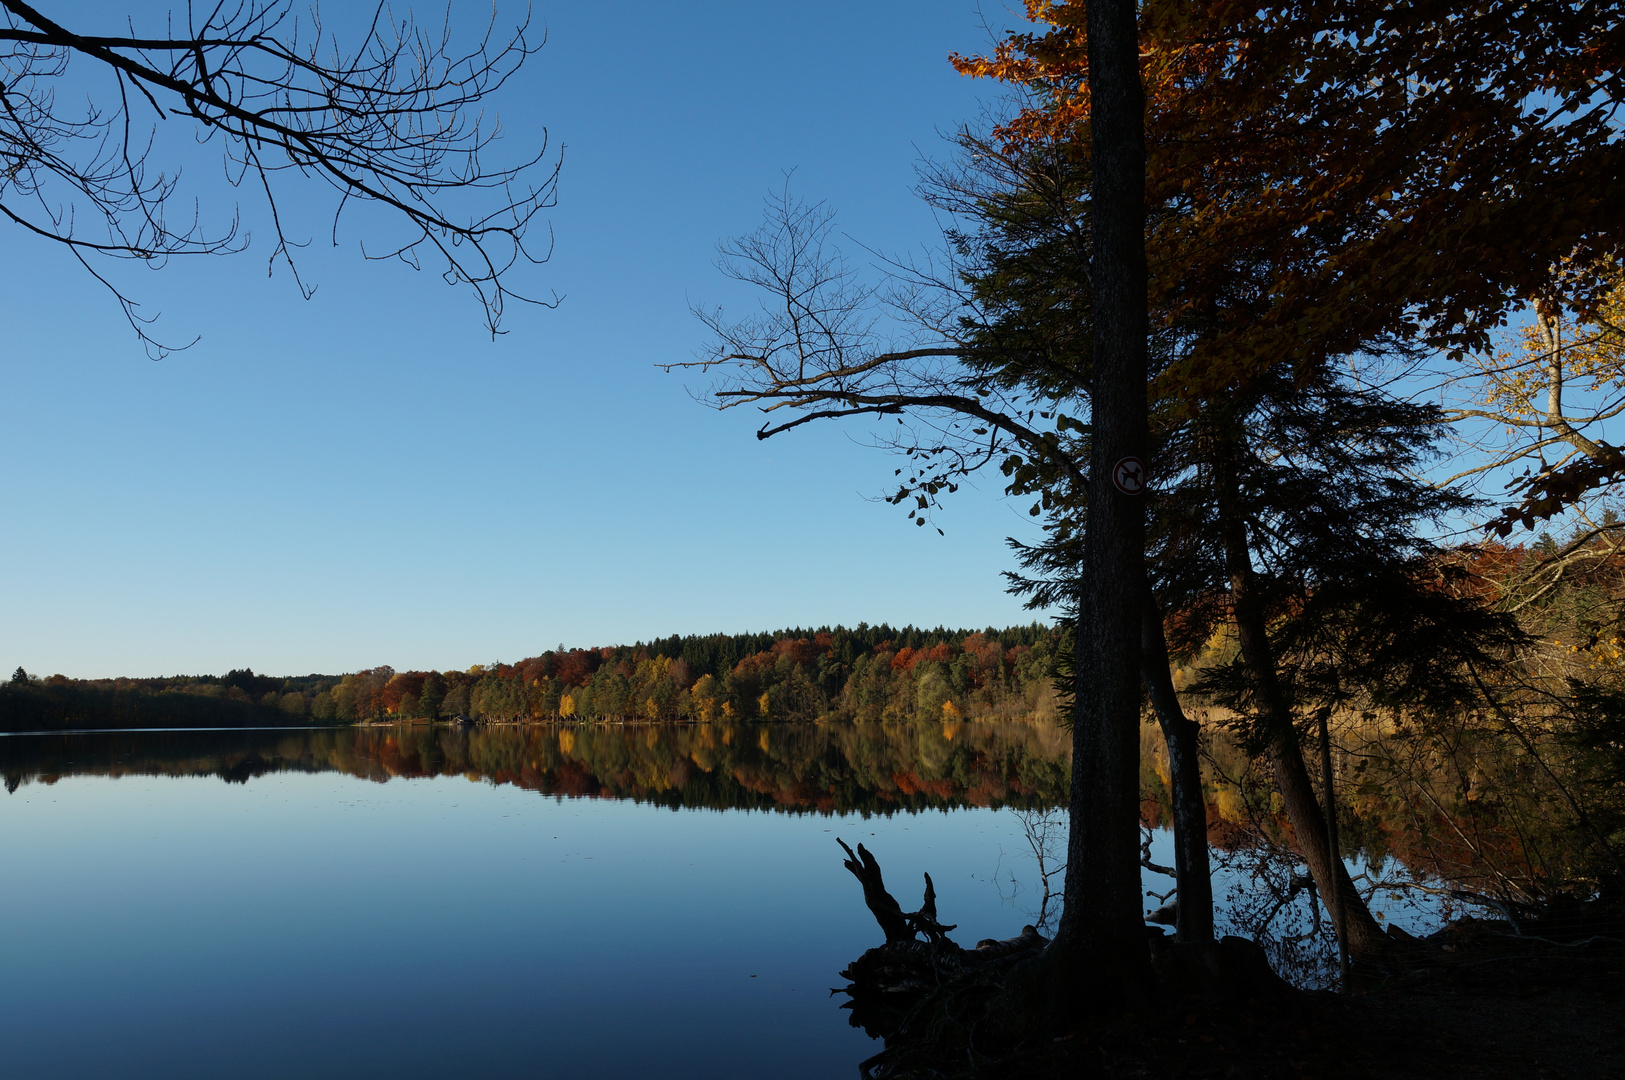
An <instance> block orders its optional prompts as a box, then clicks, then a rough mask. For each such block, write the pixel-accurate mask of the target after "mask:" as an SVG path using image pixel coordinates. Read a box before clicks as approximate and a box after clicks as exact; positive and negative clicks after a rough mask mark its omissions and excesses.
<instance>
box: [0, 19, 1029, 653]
mask: <svg viewBox="0 0 1625 1080" xmlns="http://www.w3.org/2000/svg"><path fill="white" fill-rule="evenodd" d="M419 6H420V7H423V6H425V5H419ZM165 7H166V5H164V4H146V3H141V2H134V3H129V4H103V3H99V2H98V3H75V4H72V5H61V4H56V5H50V6H48V7H47V8H46V9H45V10H47V11H48V12H49V11H50V10H52V9H53V8H60V9H61V10H62V11H63V12H70V11H71V12H72V13H73V17H74V18H75V19H79V20H81V21H80V22H79V23H77V24H75V25H76V26H92V25H93V22H94V20H95V19H98V18H105V19H107V20H108V22H107V23H106V24H105V25H107V26H114V25H116V16H117V13H118V12H120V11H124V10H130V11H133V12H135V13H136V15H137V18H138V20H139V19H140V18H142V17H147V18H152V17H153V16H154V14H155V13H156V14H157V15H158V16H159V17H161V12H162V11H163V10H164V9H165ZM327 8H328V9H329V12H330V13H336V14H338V15H340V16H342V15H343V14H344V13H346V11H347V10H353V8H354V5H345V4H341V3H333V2H330V3H329V4H328V5H327ZM504 8H506V9H507V10H508V11H511V12H512V13H513V14H515V15H518V14H519V8H518V6H517V5H507V4H504ZM534 14H535V18H536V20H537V21H538V22H540V23H545V24H546V27H547V30H548V33H549V41H548V44H547V47H546V48H545V49H544V50H543V51H542V53H541V54H540V55H538V56H537V57H535V58H534V59H533V61H532V62H531V64H530V65H528V66H527V69H526V70H525V72H524V73H523V74H522V75H521V77H520V78H519V79H517V80H516V82H515V83H514V84H512V86H511V88H510V91H509V92H508V93H507V94H505V96H504V98H503V99H501V100H500V102H499V107H500V110H501V113H502V117H503V122H504V125H505V129H506V132H507V138H508V141H509V142H510V143H511V144H512V145H513V146H514V147H515V149H516V150H518V149H522V148H524V147H526V146H529V145H532V144H533V142H534V139H535V138H536V136H537V133H538V132H539V129H540V127H541V126H542V125H546V127H547V128H548V131H549V134H550V137H551V138H552V140H553V141H554V143H555V145H557V144H562V145H563V146H564V147H565V149H564V172H563V177H562V182H561V186H560V195H559V205H558V207H557V208H556V209H555V210H554V211H552V213H551V221H552V225H553V228H554V230H555V232H556V235H557V249H556V253H555V256H554V258H553V259H552V261H551V262H550V263H549V264H548V265H546V266H545V267H542V268H540V269H539V270H537V271H535V272H533V273H530V274H528V275H527V276H526V278H525V279H524V282H523V283H524V284H525V285H526V286H528V287H530V288H532V289H533V290H537V291H544V292H545V291H549V290H557V291H558V292H559V293H561V294H563V295H564V296H565V300H564V303H563V304H562V305H561V306H560V307H559V308H558V309H557V310H554V311H542V310H524V311H521V310H512V311H511V312H510V317H509V320H508V322H507V329H508V330H509V331H510V332H509V333H508V334H507V335H506V336H504V337H503V338H501V339H499V340H498V341H496V342H494V343H493V342H492V341H491V340H490V338H489V337H488V335H486V334H485V333H484V331H483V327H482V323H481V319H480V313H479V310H478V308H477V307H476V306H475V304H474V302H473V301H472V300H471V299H470V297H469V296H468V295H466V294H465V293H463V292H461V291H458V290H455V289H451V288H448V287H447V286H445V285H443V284H442V283H441V282H440V281H439V279H438V278H437V277H436V276H435V275H434V274H432V273H427V272H426V273H413V272H411V271H409V270H407V269H405V268H404V267H400V266H396V265H390V264H377V263H367V262H363V261H362V259H361V258H360V257H359V254H358V252H357V248H356V240H357V239H358V238H359V237H358V234H357V233H356V232H355V230H351V232H350V235H348V236H346V237H344V238H343V239H342V241H341V245H340V247H339V248H338V249H336V250H335V249H332V248H326V247H324V246H313V247H312V248H311V249H310V250H309V252H308V254H307V256H306V257H305V270H306V272H307V274H308V275H309V276H310V277H311V278H312V279H313V280H314V281H315V282H316V283H317V284H318V285H319V291H318V293H317V295H316V297H315V298H314V299H313V300H310V301H305V300H302V299H301V298H300V297H299V295H298V292H297V291H296V290H295V288H294V286H293V284H292V282H291V280H290V279H289V277H288V276H287V274H286V273H285V272H281V271H279V272H277V273H276V274H274V275H273V276H271V277H270V278H269V279H268V278H267V276H266V263H265V260H266V256H267V255H268V248H267V245H266V244H265V243H264V242H263V239H261V240H260V241H259V242H257V243H256V244H255V246H254V247H253V248H252V249H251V250H250V251H249V253H248V254H246V255H242V256H237V257H234V258H230V259H209V260H198V261H194V262H190V263H174V264H171V265H170V266H169V267H168V268H167V269H165V270H163V271H162V272H158V273H151V272H146V271H136V272H133V273H125V274H124V275H123V277H122V278H121V280H122V281H123V282H124V283H125V284H126V285H127V286H128V287H129V288H130V289H131V291H132V292H133V294H134V295H135V296H136V297H137V298H138V299H139V300H141V301H142V302H143V303H144V304H145V307H146V309H147V310H148V311H154V310H157V311H161V312H162V313H163V315H162V321H161V323H160V324H159V325H160V327H161V329H162V331H163V332H164V333H167V334H168V335H169V336H170V337H171V338H188V337H190V336H192V335H194V334H197V335H201V338H202V340H201V341H200V342H199V344H198V345H196V346H195V347H194V348H192V349H190V350H188V351H185V352H181V353H177V354H175V355H172V356H170V357H169V358H167V359H165V360H163V361H161V362H158V363H153V362H151V361H149V360H147V359H146V358H145V356H144V355H143V353H142V351H141V349H140V348H139V346H138V345H137V343H136V342H135V341H134V340H133V336H132V335H131V333H130V331H129V329H128V328H127V327H126V326H125V325H124V324H123V322H122V320H121V317H120V315H119V312H118V310H117V308H116V307H115V305H114V304H113V303H112V301H111V300H110V299H109V298H108V297H107V296H106V295H105V294H103V293H102V292H100V291H99V287H97V286H95V285H94V283H93V282H92V281H91V280H90V279H89V278H88V277H87V276H86V275H85V274H84V272H83V271H82V270H80V269H79V268H78V267H77V266H76V264H74V263H73V262H72V260H71V259H70V258H68V257H67V256H66V254H65V253H63V252H61V251H58V250H56V249H54V248H53V247H51V246H50V245H48V244H44V243H41V242H36V241H31V240H29V239H27V238H25V237H23V236H20V235H17V230H15V229H12V230H11V231H10V233H8V236H7V243H8V247H7V254H8V257H7V258H6V259H5V260H4V261H3V262H0V278H3V292H0V296H3V297H4V299H3V301H0V302H3V305H4V308H3V310H4V312H5V321H6V326H7V334H6V343H7V347H6V348H5V349H4V351H3V352H0V377H3V379H4V383H3V387H4V388H3V393H4V400H5V415H6V423H5V424H4V425H0V460H3V461H4V462H5V463H6V465H7V478H8V483H7V485H6V487H7V493H6V496H5V499H4V502H3V507H4V509H3V519H0V520H3V524H4V527H3V529H0V560H3V565H4V566H5V568H6V574H5V581H6V585H5V589H4V595H5V604H4V608H3V617H0V663H3V664H4V665H5V666H6V668H7V670H9V668H10V667H11V666H15V665H18V664H21V665H23V666H25V667H27V668H28V670H29V671H31V672H39V673H46V674H49V673H51V672H57V671H60V672H62V673H64V674H67V675H71V676H80V677H94V676H107V675H115V674H168V673H176V672H220V671H223V670H225V669H227V668H230V667H238V666H243V665H251V666H253V667H254V668H255V670H258V671H268V672H272V673H278V674H284V673H288V674H291V673H304V672H310V671H324V672H339V671H347V670H353V669H355V668H358V667H364V666H372V665H375V664H385V663H387V664H392V665H394V666H396V667H398V668H403V669H404V668H414V667H437V668H447V667H466V666H468V665H470V664H473V663H482V662H488V661H491V660H494V659H516V658H518V657H522V656H527V655H532V654H534V653H537V652H540V651H542V650H543V649H546V648H551V647H553V646H555V645H556V644H559V643H561V642H562V643H566V644H570V645H586V644H608V643H613V642H623V641H631V640H634V639H639V638H648V637H652V636H655V635H664V634H670V633H691V632H693V633H699V632H711V631H744V630H759V629H771V628H777V627H780V626H784V625H795V624H801V625H811V624H818V623H835V622H845V623H848V624H853V623H856V622H858V621H860V620H867V621H870V622H878V621H882V620H884V621H890V622H893V623H903V622H915V623H925V624H937V623H946V624H956V625H967V626H980V625H987V624H1000V625H1002V624H1006V623H1010V622H1017V621H1026V620H1027V619H1028V618H1030V617H1031V616H1030V615H1029V614H1028V613H1025V612H1023V611H1022V610H1021V608H1020V606H1019V604H1018V603H1017V602H1016V601H1015V600H1013V599H1012V598H1010V597H1008V596H1006V595H1005V594H1004V591H1003V582H1002V579H1001V578H1000V576H999V572H1000V571H1001V570H1002V569H1004V568H1006V567H1007V566H1008V565H1009V562H1010V560H1009V556H1008V553H1007V551H1006V549H1005V546H1004V538H1005V537H1006V536H1008V535H1011V534H1016V535H1024V536H1026V535H1030V534H1031V526H1030V524H1029V523H1028V519H1026V518H1025V516H1024V515H1023V513H1022V512H1021V508H1019V507H1014V506H1011V505H1009V504H1008V503H1006V502H1005V501H1004V500H1003V499H1002V498H1000V496H999V487H1000V485H999V483H998V482H997V481H998V477H997V476H990V477H988V478H987V479H986V480H985V481H984V482H983V483H982V484H981V490H974V489H971V488H966V489H963V490H962V491H961V492H960V494H959V495H957V496H956V497H955V498H954V501H952V502H951V503H950V504H949V505H948V507H947V508H946V510H945V511H944V512H942V513H941V514H940V515H939V517H938V523H939V524H940V525H942V526H943V528H944V529H945V530H946V532H947V536H946V537H941V536H938V535H937V534H936V532H935V531H934V530H929V529H916V528H915V527H914V526H913V524H912V523H911V522H909V521H907V520H906V518H905V517H904V513H903V512H902V511H900V510H898V509H895V508H893V507H890V506H888V505H886V504H884V503H879V502H874V501H870V500H872V498H873V496H876V495H878V494H881V493H883V492H884V491H885V490H886V489H887V486H888V483H889V482H890V480H891V475H892V469H893V468H894V467H895V465H896V462H894V461H893V460H892V459H891V458H889V457H887V456H886V455H885V454H883V453H881V452H879V451H877V450H873V449H870V448H868V447H866V446H864V445H862V444H861V439H862V434H863V430H864V429H862V428H861V427H853V428H849V429H839V428H836V427H828V428H823V429H819V428H817V427H816V426H814V427H809V428H803V429H801V430H798V431H797V432H793V433H791V434H789V435H785V436H780V437H779V438H776V439H774V440H771V441H769V442H766V443H758V442H757V441H756V439H755V438H754V437H753V434H752V433H753V431H754V428H755V426H756V421H755V419H754V417H751V416H745V415H734V414H728V415H719V414H717V413H716V412H714V411H711V410H708V409H706V408H703V407H701V406H700V405H698V404H696V403H695V402H694V401H693V400H692V399H691V397H690V395H689V389H690V386H689V383H690V382H693V381H694V380H689V381H688V382H685V380H684V379H683V378H682V377H681V376H678V375H666V374H663V373H662V372H660V371H659V370H658V369H657V368H656V367H655V365H656V364H659V363H666V362H672V361H681V360H685V359H688V358H689V357H690V356H691V355H692V353H693V352H694V350H695V348H696V347H697V346H698V345H699V344H700V343H701V341H702V340H703V334H702V329H701V327H700V326H699V325H698V324H697V322H696V321H695V320H694V319H693V317H692V316H691V315H690V314H689V305H690V303H691V302H695V301H705V302H724V303H730V304H732V303H735V302H737V301H738V300H739V299H740V296H739V294H738V293H737V292H734V291H730V289H729V287H728V285H727V283H726V282H724V281H723V280H722V278H721V276H720V275H719V274H718V272H717V271H716V269H715V267H714V266H713V257H714V247H715V244H716V242H717V240H718V239H720V238H722V237H724V236H727V235H731V234H737V233H741V232H745V231H748V230H750V229H751V228H752V227H753V226H754V225H755V224H756V222H757V221H758V219H759V216H760V212H761V200H762V197H763V195H764V194H766V192H767V191H768V190H769V189H770V188H773V187H775V186H777V185H780V184H782V183H783V173H784V171H786V170H794V186H795V188H796V190H797V191H798V192H800V193H801V194H804V195H806V196H808V197H811V198H819V199H827V200H828V201H829V202H830V203H832V204H833V205H835V206H836V207H838V208H839V210H840V212H841V221H842V226H843V228H844V229H845V230H846V231H847V232H849V233H851V234H852V235H853V236H854V237H855V238H857V239H859V240H861V241H863V242H864V243H866V244H868V245H870V246H872V247H875V248H877V249H879V250H883V251H897V250H902V249H907V248H910V247H916V246H918V245H919V244H920V243H921V242H926V241H929V240H930V239H931V238H932V237H933V235H934V234H935V232H936V227H935V225H934V223H933V221H932V218H931V216H930V214H929V213H928V212H927V211H926V209H925V208H924V207H923V206H922V205H921V204H920V203H919V202H918V200H917V199H916V198H915V197H914V195H913V193H912V186H913V184H914V168H915V166H916V164H917V163H918V162H919V161H920V159H921V157H922V155H925V156H932V155H935V156H943V155H945V154H946V153H947V147H946V146H945V144H944V143H943V141H942V139H941V133H942V132H944V131H947V130H948V129H951V128H952V127H953V126H955V125H956V124H958V123H960V122H962V121H965V120H967V119H971V118H973V117H974V116H975V115H976V114H977V112H978V109H979V95H985V94H986V93H988V90H987V88H986V87H983V86H978V85H975V84H972V83H969V82H967V81H965V80H963V79H961V78H960V77H958V76H957V75H955V74H954V72H953V71H952V69H951V68H949V67H948V65H947V63H946V55H947V54H948V53H949V52H950V51H951V50H956V49H957V50H962V51H974V50H978V49H980V48H982V47H983V46H984V45H985V44H986V43H987V33H986V30H985V29H984V28H983V18H982V14H981V13H979V12H978V10H977V9H976V8H975V7H974V6H973V4H972V3H970V2H968V0H967V2H964V3H959V2H954V3H947V4H944V3H940V2H936V3H933V2H927V0H882V2H878V3H876V2H870V3H856V2H847V0H839V2H828V0H826V2H825V3H821V4H816V5H806V4H803V5H790V4H759V3H757V4H747V3H731V2H717V0H707V2H699V3H691V4H684V5H677V4H670V3H621V4H616V5H608V4H589V3H581V2H577V3H569V4H566V3H537V4H536V6H535V9H534ZM985 14H986V15H987V17H988V19H990V20H991V21H993V22H995V23H996V24H997V23H998V22H999V21H1000V20H1001V19H1002V20H1004V21H1006V22H1008V21H1009V20H1011V19H1013V18H1014V15H1012V14H1009V13H1005V12H1003V11H1002V10H1001V9H997V8H994V7H989V8H988V9H986V12H985ZM66 17H67V16H66V15H64V18H66ZM140 28H141V25H140V23H139V22H138V29H140ZM182 130H183V132H184V129H182ZM187 167H188V169H189V170H190V172H189V174H188V176H189V179H190V180H191V181H193V182H194V189H195V190H196V191H197V192H198V193H199V194H200V196H201V197H203V198H204V199H205V200H213V202H212V204H210V203H207V202H206V204H205V208H206V210H207V209H208V208H209V206H210V205H212V206H214V207H215V208H217V209H225V208H228V207H229V204H230V201H231V199H232V197H233V195H234V194H235V193H234V192H233V191H232V190H231V189H230V188H228V187H227V186H226V185H224V184H223V183H220V182H218V181H216V180H215V179H214V177H215V176H216V175H218V173H217V172H216V171H210V170H211V168H212V169H215V170H217V169H218V166H217V165H216V166H210V165H209V163H208V159H206V158H204V159H196V160H194V159H192V158H188V165H187ZM309 194H310V195H322V196H323V198H324V199H325V193H323V192H320V191H319V190H317V189H310V192H309ZM303 198H304V196H301V195H294V198H293V202H292V203H291V204H290V205H291V206H292V207H293V208H294V209H295V210H296V211H304V212H305V214H304V216H302V217H301V218H300V220H299V222H298V224H296V226H295V231H296V232H297V231H299V230H300V229H301V228H302V230H303V232H304V234H305V235H310V236H314V237H316V238H317V239H318V241H319V242H320V240H321V239H322V238H323V237H325V231H324V228H323V226H322V220H323V219H322V218H321V217H320V215H319V211H320V208H321V206H322V205H325V203H324V202H323V201H322V200H313V201H311V202H310V203H309V204H308V205H306V204H305V203H304V202H303V201H302V199H303ZM244 207H245V213H246V218H247V223H248V225H249V226H250V227H251V228H253V227H255V226H256V225H263V223H262V222H259V221H258V219H257V218H256V216H255V215H256V213H257V211H256V210H254V208H253V205H252V204H251V203H249V202H247V201H245V203H244ZM256 232H257V233H258V235H259V236H261V237H263V235H264V234H263V229H257V230H256Z"/></svg>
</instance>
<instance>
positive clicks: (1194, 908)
mask: <svg viewBox="0 0 1625 1080" xmlns="http://www.w3.org/2000/svg"><path fill="white" fill-rule="evenodd" d="M1142 603H1143V606H1142V608H1141V623H1140V678H1141V680H1142V681H1143V682H1144V683H1145V689H1146V694H1147V696H1148V697H1150V699H1151V708H1152V709H1153V710H1154V711H1155V712H1156V714H1157V722H1158V724H1159V725H1160V726H1161V727H1162V738H1163V741H1164V742H1166V743H1167V744H1168V778H1169V784H1168V787H1169V794H1170V797H1171V800H1172V802H1173V811H1174V873H1175V882H1176V883H1177V884H1178V886H1179V892H1178V897H1179V900H1178V904H1177V907H1176V910H1177V912H1178V917H1177V921H1176V924H1175V927H1174V932H1175V934H1176V936H1177V937H1178V939H1179V940H1180V941H1212V940H1213V871H1212V868H1211V866H1210V865H1209V861H1208V850H1207V797H1206V795H1204V794H1203V792H1202V762H1201V757H1200V755H1201V742H1200V738H1199V728H1198V725H1197V723H1196V721H1194V720H1192V719H1190V717H1188V716H1186V715H1185V710H1184V709H1183V708H1181V707H1180V704H1179V693H1178V691H1176V690H1175V689H1174V678H1173V672H1172V670H1171V668H1170V666H1169V663H1168V639H1167V636H1166V635H1165V634H1164V632H1163V628H1162V608H1161V606H1160V605H1159V604H1158V603H1157V598H1156V595H1155V594H1154V593H1152V591H1151V586H1150V583H1149V582H1147V583H1146V586H1145V589H1144V599H1143V602H1142Z"/></svg>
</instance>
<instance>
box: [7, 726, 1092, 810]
mask: <svg viewBox="0 0 1625 1080" xmlns="http://www.w3.org/2000/svg"><path fill="white" fill-rule="evenodd" d="M1065 748H1066V735H1065V733H1064V732H1062V731H1060V730H1059V729H1058V728H1056V727H1055V726H1053V725H1050V724H1043V723H1003V724H977V723H969V722H955V723H942V722H931V723H916V722H905V723H898V724H775V725H771V726H768V725H747V724H739V725H735V724H703V725H681V726H677V725H659V726H656V725H624V726H623V725H590V726H588V725H580V726H576V725H568V726H560V725H528V726H525V727H495V728H460V727H445V726H435V727H428V726H401V727H365V728H341V729H330V730H315V731H268V732H246V731H231V732H108V733H97V734H94V735H61V736H50V737H43V738H15V739H6V740H0V772H3V773H4V775H5V778H6V783H7V786H8V788H10V789H12V790H15V789H16V787H17V786H18V785H19V784H22V783H28V782H36V783H51V782H54V781H55V780H56V779H57V778H58V777H61V776H64V775H84V774H89V775H102V776H115V777H116V776H125V775H168V776H219V777H221V778H222V779H225V780H227V781H228V782H230V781H245V780H247V779H249V778H251V777H254V776H258V775H263V774H265V773H272V772H288V771H304V772H326V771H337V772H343V773H347V774H349V775H352V776H357V777H361V778H364V779H368V780H375V781H387V780H391V779H396V778H411V777H427V776H466V777H469V778H471V779H481V780H485V781H487V782H489V783H493V784H511V785H514V786H517V787H522V788H525V789H527V790H531V791H536V792H540V793H542V794H547V795H559V796H595V797H600V798H613V799H632V800H635V801H638V802H651V803H656V804H658V805H663V806H672V807H678V806H688V807H707V808H713V809H724V808H743V809H764V810H765V809H780V810H787V811H819V812H824V813H845V812H852V811H861V812H882V813H884V812H890V811H892V810H924V809H945V808H948V807H955V806H989V807H998V806H1023V807H1026V806H1052V805H1056V804H1058V803H1060V802H1063V801H1064V800H1065V795H1066V785H1067V781H1068V772H1069V766H1068V763H1067V760H1066V756H1065Z"/></svg>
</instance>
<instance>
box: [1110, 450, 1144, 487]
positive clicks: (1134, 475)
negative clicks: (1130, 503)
mask: <svg viewBox="0 0 1625 1080" xmlns="http://www.w3.org/2000/svg"><path fill="white" fill-rule="evenodd" d="M1112 485H1113V486H1114V487H1116V488H1117V490H1118V491H1121V492H1122V493H1123V494H1124V495H1143V494H1144V493H1145V463H1144V462H1143V461H1141V460H1140V459H1139V458H1137V457H1126V458H1124V459H1123V460H1122V461H1119V462H1118V463H1117V464H1116V465H1114V466H1112Z"/></svg>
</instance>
